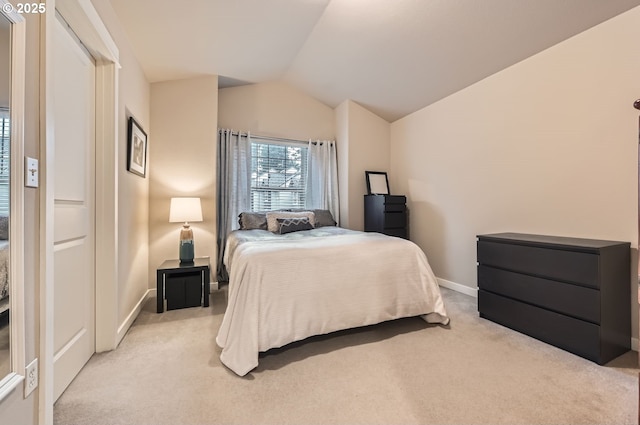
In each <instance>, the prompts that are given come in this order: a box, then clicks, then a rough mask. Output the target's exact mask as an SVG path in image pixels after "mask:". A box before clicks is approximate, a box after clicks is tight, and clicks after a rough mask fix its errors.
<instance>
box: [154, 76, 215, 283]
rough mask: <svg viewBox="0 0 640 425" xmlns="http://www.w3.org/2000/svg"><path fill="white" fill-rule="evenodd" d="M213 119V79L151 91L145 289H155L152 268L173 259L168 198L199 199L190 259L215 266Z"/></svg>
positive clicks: (174, 231) (174, 233) (174, 226)
mask: <svg viewBox="0 0 640 425" xmlns="http://www.w3.org/2000/svg"><path fill="white" fill-rule="evenodd" d="M217 116H218V77H217V76H208V77H201V78H192V79H187V80H177V81H167V82H162V83H154V84H152V85H151V139H150V140H152V142H150V143H151V145H150V146H151V148H150V155H149V167H150V174H149V176H150V184H151V185H150V188H149V189H150V190H149V192H150V199H149V283H148V284H149V287H150V288H155V285H156V281H155V270H156V269H157V267H158V266H159V265H160V264H162V262H163V261H165V260H168V259H177V258H178V241H179V235H180V227H181V226H180V224H178V223H169V203H170V199H171V198H172V197H178V196H195V197H200V198H201V202H202V215H203V219H204V221H203V222H202V223H192V224H191V228H192V229H193V233H194V240H195V254H196V256H197V257H204V256H209V257H211V261H212V262H213V264H215V258H216V239H215V227H216V209H215V188H216V149H215V147H216V137H217ZM212 275H213V276H215V274H212Z"/></svg>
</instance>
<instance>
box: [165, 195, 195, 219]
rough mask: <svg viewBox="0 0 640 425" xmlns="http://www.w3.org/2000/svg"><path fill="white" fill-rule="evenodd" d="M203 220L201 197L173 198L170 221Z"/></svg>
mask: <svg viewBox="0 0 640 425" xmlns="http://www.w3.org/2000/svg"><path fill="white" fill-rule="evenodd" d="M189 221H190V222H196V221H202V206H201V205H200V198H171V207H170V208H169V223H179V222H189Z"/></svg>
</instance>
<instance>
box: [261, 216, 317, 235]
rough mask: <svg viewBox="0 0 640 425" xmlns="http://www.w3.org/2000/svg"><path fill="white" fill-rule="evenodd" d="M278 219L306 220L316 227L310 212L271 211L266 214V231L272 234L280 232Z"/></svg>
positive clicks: (314, 219)
mask: <svg viewBox="0 0 640 425" xmlns="http://www.w3.org/2000/svg"><path fill="white" fill-rule="evenodd" d="M279 218H308V219H309V223H310V224H311V225H312V226H313V227H316V215H315V214H314V213H313V212H312V211H300V212H289V211H272V212H268V213H267V230H268V231H270V232H273V233H279V232H280V224H279V223H278V219H279Z"/></svg>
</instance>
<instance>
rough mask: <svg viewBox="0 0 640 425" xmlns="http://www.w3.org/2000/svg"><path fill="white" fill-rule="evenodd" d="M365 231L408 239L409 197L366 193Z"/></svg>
mask: <svg viewBox="0 0 640 425" xmlns="http://www.w3.org/2000/svg"><path fill="white" fill-rule="evenodd" d="M364 231H365V232H378V233H384V234H385V235H389V236H398V237H400V238H404V239H407V237H408V235H407V198H406V196H403V195H364Z"/></svg>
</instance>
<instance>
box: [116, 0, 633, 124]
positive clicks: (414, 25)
mask: <svg viewBox="0 0 640 425" xmlns="http://www.w3.org/2000/svg"><path fill="white" fill-rule="evenodd" d="M111 3H112V5H113V7H114V9H115V11H116V13H117V14H118V17H119V18H120V20H121V22H122V24H123V27H124V28H125V31H126V32H127V34H128V36H129V39H130V41H131V43H132V45H133V48H134V51H135V53H136V56H137V57H138V60H139V61H140V63H141V66H142V68H143V69H144V71H145V73H146V75H147V78H148V79H149V81H150V82H156V81H164V80H171V79H178V78H187V77H191V76H198V75H210V74H217V75H221V76H223V77H224V78H221V80H222V81H228V82H230V83H233V84H241V83H242V82H251V83H257V82H265V81H272V80H280V81H284V82H286V83H288V84H291V85H292V86H294V87H297V88H298V89H301V90H303V91H304V92H306V93H308V94H309V95H310V96H313V97H315V98H316V99H318V100H320V101H322V102H324V103H326V104H327V105H329V106H332V107H335V106H337V105H338V104H339V103H340V102H342V101H343V100H345V99H352V100H354V101H356V102H358V103H360V104H362V105H363V106H365V107H367V108H368V109H370V110H371V111H373V112H374V113H376V114H378V115H379V116H381V117H383V118H385V119H386V120H388V121H390V122H391V121H394V120H396V119H398V118H401V117H403V116H405V115H407V114H409V113H411V112H414V111H416V110H418V109H421V108H423V107H424V106H427V105H429V104H431V103H433V102H435V101H437V100H439V99H442V98H444V97H446V96H448V95H450V94H452V93H454V92H456V91H458V90H461V89H463V88H464V87H467V86H469V85H471V84H473V83H475V82H477V81H479V80H481V79H483V78H485V77H487V76H489V75H491V74H493V73H496V72H498V71H500V70H502V69H504V68H506V67H508V66H511V65H513V64H515V63H517V62H519V61H521V60H523V59H525V58H527V57H529V56H531V55H533V54H535V53H538V52H540V51H542V50H544V49H546V48H548V47H551V46H553V45H554V44H557V43H559V42H561V41H563V40H565V39H567V38H569V37H571V36H573V35H576V34H578V33H580V32H582V31H584V30H586V29H588V28H590V27H592V26H594V25H597V24H599V23H601V22H604V21H605V20H607V19H610V18H612V17H614V16H616V15H618V14H620V13H622V12H625V11H627V10H629V9H631V8H633V7H636V6H638V5H640V0H607V1H603V0H482V1H478V0H181V1H180V2H177V1H171V2H169V1H164V0H111Z"/></svg>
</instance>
